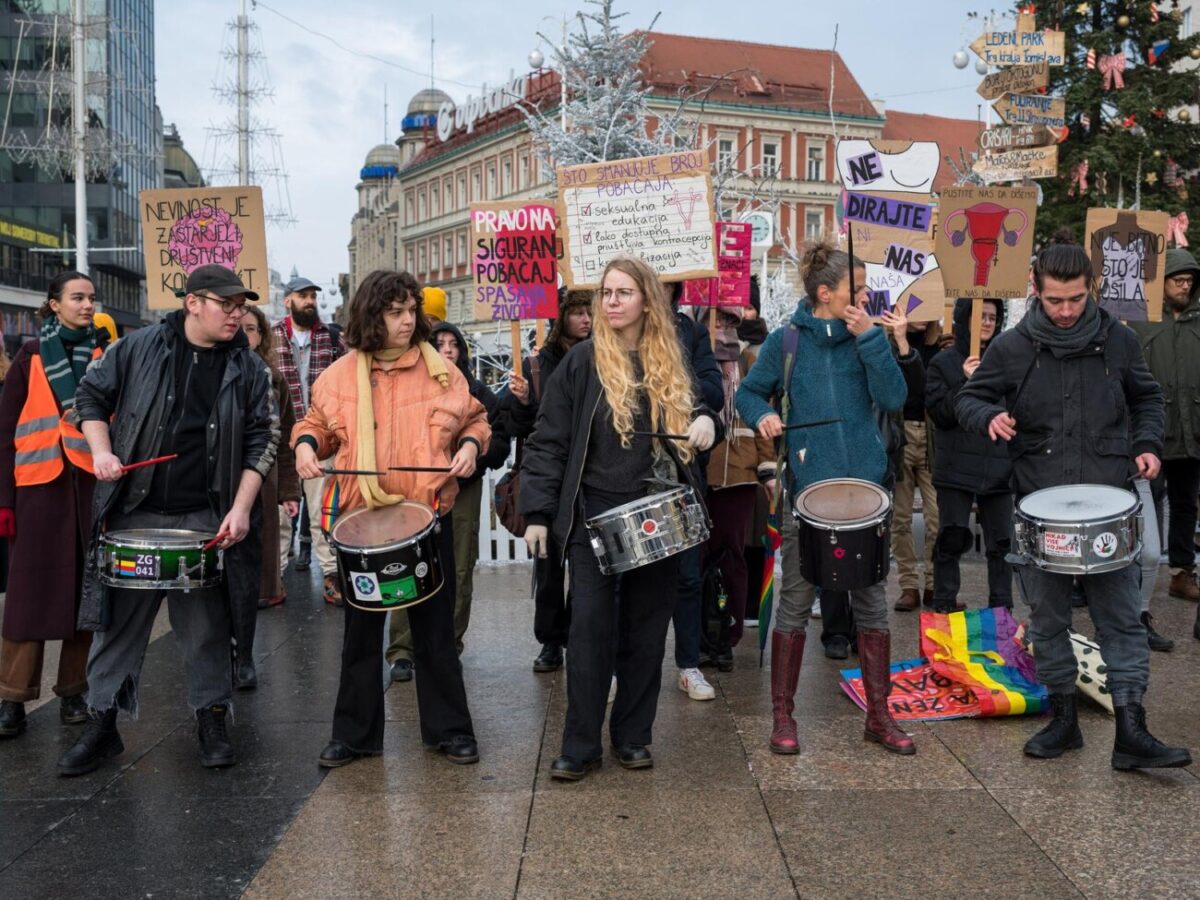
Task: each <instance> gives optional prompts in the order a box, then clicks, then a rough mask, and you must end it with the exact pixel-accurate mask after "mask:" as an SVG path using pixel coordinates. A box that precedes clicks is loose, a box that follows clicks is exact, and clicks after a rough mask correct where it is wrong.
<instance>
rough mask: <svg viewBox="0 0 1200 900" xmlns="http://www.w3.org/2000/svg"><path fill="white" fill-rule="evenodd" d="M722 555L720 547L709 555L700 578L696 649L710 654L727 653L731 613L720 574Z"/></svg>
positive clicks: (723, 581) (731, 623) (722, 551)
mask: <svg viewBox="0 0 1200 900" xmlns="http://www.w3.org/2000/svg"><path fill="white" fill-rule="evenodd" d="M724 556H725V551H724V550H723V549H722V550H721V551H720V552H718V553H716V554H715V555H713V556H711V557H709V559H708V561H707V562H706V564H705V566H704V572H703V574H702V575H701V579H700V652H701V653H702V654H708V655H710V656H712V657H716V656H717V655H719V654H722V653H729V652H730V644H729V630H730V628H731V627H732V626H733V613H731V612H730V610H729V591H728V590H726V588H725V580H724V578H722V576H721V569H720V565H721V560H722V559H723V558H724Z"/></svg>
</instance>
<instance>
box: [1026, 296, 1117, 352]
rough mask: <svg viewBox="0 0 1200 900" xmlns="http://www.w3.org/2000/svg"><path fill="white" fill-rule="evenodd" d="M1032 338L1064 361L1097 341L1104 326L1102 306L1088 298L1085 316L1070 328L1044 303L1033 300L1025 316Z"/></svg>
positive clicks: (1084, 310) (1084, 309) (1084, 311)
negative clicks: (1059, 322) (1057, 321)
mask: <svg viewBox="0 0 1200 900" xmlns="http://www.w3.org/2000/svg"><path fill="white" fill-rule="evenodd" d="M1025 322H1027V323H1028V325H1027V327H1028V328H1029V335H1030V337H1032V338H1033V339H1034V341H1035V342H1036V343H1038V344H1041V345H1042V346H1043V347H1046V348H1047V349H1048V350H1050V352H1051V353H1053V354H1054V355H1055V356H1056V357H1058V358H1060V359H1061V358H1062V357H1064V356H1067V355H1068V354H1071V353H1076V352H1078V351H1080V350H1082V349H1083V348H1084V347H1086V346H1087V345H1088V344H1090V343H1092V342H1093V341H1095V340H1096V339H1097V338H1098V337H1099V336H1100V330H1101V329H1102V328H1103V327H1104V319H1103V318H1102V317H1101V316H1100V307H1099V306H1097V305H1096V301H1095V300H1092V299H1091V298H1088V302H1087V305H1086V306H1085V307H1084V308H1083V314H1082V315H1081V316H1080V317H1079V319H1078V320H1077V321H1076V322H1075V324H1074V325H1072V326H1071V327H1070V328H1060V327H1059V326H1057V325H1055V324H1054V322H1053V321H1052V320H1051V319H1050V317H1049V316H1048V315H1046V310H1045V309H1044V308H1043V307H1042V301H1041V299H1039V298H1038V297H1033V298H1031V299H1030V301H1029V309H1028V310H1027V311H1026V313H1025Z"/></svg>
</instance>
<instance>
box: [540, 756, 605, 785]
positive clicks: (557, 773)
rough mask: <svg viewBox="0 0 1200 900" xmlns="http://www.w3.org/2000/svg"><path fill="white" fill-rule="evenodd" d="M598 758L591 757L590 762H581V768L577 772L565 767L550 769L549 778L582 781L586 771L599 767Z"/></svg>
mask: <svg viewBox="0 0 1200 900" xmlns="http://www.w3.org/2000/svg"><path fill="white" fill-rule="evenodd" d="M600 762H601V761H600V760H598V759H593V760H591V761H590V762H585V763H584V764H583V769H581V770H580V771H578V772H571V771H568V770H566V769H551V770H550V778H551V779H553V780H554V781H582V780H583V779H584V778H586V777H587V774H588V772H591V771H594V770H596V769H599V768H600Z"/></svg>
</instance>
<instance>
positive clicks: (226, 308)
mask: <svg viewBox="0 0 1200 900" xmlns="http://www.w3.org/2000/svg"><path fill="white" fill-rule="evenodd" d="M196 296H197V297H199V298H200V299H201V300H211V301H212V302H213V303H215V304H217V306H219V307H221V312H223V313H225V315H227V316H239V317H240V316H244V315H245V314H246V301H245V300H242V301H241V302H240V303H239V302H238V301H237V300H227V299H226V298H224V297H212V296H210V295H208V294H197V295H196Z"/></svg>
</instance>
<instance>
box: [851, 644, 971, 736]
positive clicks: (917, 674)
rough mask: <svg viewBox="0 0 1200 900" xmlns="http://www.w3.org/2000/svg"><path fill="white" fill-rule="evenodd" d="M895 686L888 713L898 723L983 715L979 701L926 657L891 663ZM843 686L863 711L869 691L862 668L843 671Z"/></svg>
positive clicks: (890, 695)
mask: <svg viewBox="0 0 1200 900" xmlns="http://www.w3.org/2000/svg"><path fill="white" fill-rule="evenodd" d="M889 673H890V679H891V687H890V688H889V690H888V692H887V705H888V712H890V713H891V714H892V718H893V719H895V720H896V721H898V722H905V721H914V720H918V719H923V720H925V721H933V720H935V719H961V718H973V717H977V716H979V715H980V706H979V700H978V699H976V697H975V695H974V694H973V693H972V692H971V690H970V689H969V688H968V687H967V686H966V685H964V684H960V683H959V682H957V681H955V680H954V679H953V678H948V677H947V676H945V675H942V674H941V673H940V672H938V671H937V670H935V669H934V667H933V665H932V664H931V663H930V662H929V660H927V659H924V658H918V659H905V660H900V661H898V662H894V663H892V664H891V667H890V669H889ZM841 674H842V679H841V685H842V690H843V691H845V692H846V695H847V696H848V697H849V698H850V699H851V700H853V701H854V702H855V703H857V704H858V705H859V706H860V707H861V708H862V709H866V708H867V692H866V689H865V688H864V687H863V680H862V670H861V669H842V673H841Z"/></svg>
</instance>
